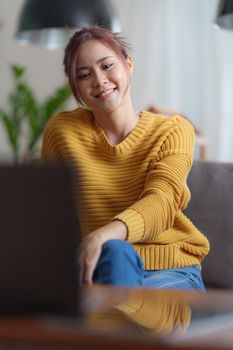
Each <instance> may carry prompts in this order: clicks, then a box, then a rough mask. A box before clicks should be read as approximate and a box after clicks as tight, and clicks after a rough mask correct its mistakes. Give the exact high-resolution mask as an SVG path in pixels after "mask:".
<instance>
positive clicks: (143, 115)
mask: <svg viewBox="0 0 233 350" xmlns="http://www.w3.org/2000/svg"><path fill="white" fill-rule="evenodd" d="M150 115H151V113H149V112H145V111H142V112H140V118H139V120H138V123H137V124H136V126H135V128H134V129H133V130H132V131H131V132H130V133H129V135H128V136H127V137H126V138H125V139H124V140H123V141H121V142H120V143H118V144H117V145H112V144H111V143H110V142H109V140H108V138H107V136H106V134H105V132H104V130H103V129H102V128H101V127H100V126H99V125H98V124H97V123H94V136H95V139H96V142H97V143H98V144H99V145H100V146H101V148H102V149H103V150H104V151H105V152H106V153H108V154H110V155H114V156H121V155H124V154H127V153H128V152H129V151H130V150H131V149H133V148H134V147H135V146H136V145H137V144H138V143H140V141H141V139H142V137H143V134H144V133H145V131H146V129H147V127H148V124H149V119H150Z"/></svg>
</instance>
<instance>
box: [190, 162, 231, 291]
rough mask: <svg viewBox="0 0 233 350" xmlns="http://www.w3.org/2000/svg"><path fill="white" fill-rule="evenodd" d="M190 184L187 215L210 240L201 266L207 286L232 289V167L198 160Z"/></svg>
mask: <svg viewBox="0 0 233 350" xmlns="http://www.w3.org/2000/svg"><path fill="white" fill-rule="evenodd" d="M188 185H189V188H190V191H191V201H190V202H189V205H188V207H187V208H186V210H185V214H186V215H187V216H188V217H189V218H190V219H191V220H192V221H193V223H194V224H195V225H196V226H197V227H198V228H199V229H200V230H201V231H202V232H203V233H204V234H205V235H206V236H207V238H208V239H209V241H210V253H209V254H208V256H207V257H206V258H205V259H204V260H203V263H202V275H203V279H204V281H205V284H206V287H207V288H208V287H212V288H233V215H232V212H233V164H231V163H220V162H198V161H196V162H194V164H193V167H192V170H191V172H190V175H189V177H188Z"/></svg>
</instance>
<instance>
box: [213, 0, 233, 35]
mask: <svg viewBox="0 0 233 350" xmlns="http://www.w3.org/2000/svg"><path fill="white" fill-rule="evenodd" d="M215 23H216V24H217V25H218V26H219V27H221V28H224V29H231V30H233V0H221V1H220V2H219V7H218V12H217V18H216V21H215Z"/></svg>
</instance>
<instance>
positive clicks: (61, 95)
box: [0, 64, 71, 162]
mask: <svg viewBox="0 0 233 350" xmlns="http://www.w3.org/2000/svg"><path fill="white" fill-rule="evenodd" d="M10 69H11V73H12V78H13V89H12V91H11V92H10V93H9V95H8V106H7V109H3V108H0V120H1V122H2V124H3V127H4V129H5V131H6V135H7V139H8V142H9V144H10V146H11V149H12V152H13V155H14V161H15V162H20V161H25V160H31V159H33V158H34V157H35V156H36V155H37V154H38V144H39V141H40V139H41V136H42V133H43V130H44V127H45V124H46V123H47V121H48V119H49V118H50V117H51V116H52V115H53V114H54V113H55V112H57V111H58V110H60V109H62V108H64V106H65V103H66V102H67V101H68V99H69V98H70V96H71V90H70V88H69V86H68V84H66V83H65V84H63V85H62V86H60V87H58V88H57V89H56V90H55V92H54V93H53V94H52V95H51V96H49V97H48V98H46V99H45V100H44V101H42V102H40V101H39V100H38V99H37V97H36V96H35V94H34V92H33V90H32V88H31V87H30V85H28V83H27V82H26V69H25V68H24V67H21V66H18V65H15V64H13V65H11V66H10ZM25 128H26V129H27V138H26V145H25V146H24V147H23V149H22V145H21V139H22V136H23V133H24V131H25ZM24 143H25V142H24Z"/></svg>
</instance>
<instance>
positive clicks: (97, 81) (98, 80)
mask: <svg viewBox="0 0 233 350" xmlns="http://www.w3.org/2000/svg"><path fill="white" fill-rule="evenodd" d="M106 83H107V77H106V75H105V74H104V72H95V74H94V78H93V85H94V86H95V87H98V86H102V85H104V84H106Z"/></svg>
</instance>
